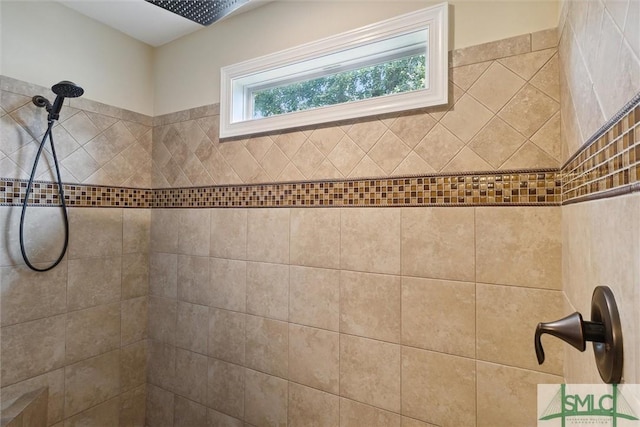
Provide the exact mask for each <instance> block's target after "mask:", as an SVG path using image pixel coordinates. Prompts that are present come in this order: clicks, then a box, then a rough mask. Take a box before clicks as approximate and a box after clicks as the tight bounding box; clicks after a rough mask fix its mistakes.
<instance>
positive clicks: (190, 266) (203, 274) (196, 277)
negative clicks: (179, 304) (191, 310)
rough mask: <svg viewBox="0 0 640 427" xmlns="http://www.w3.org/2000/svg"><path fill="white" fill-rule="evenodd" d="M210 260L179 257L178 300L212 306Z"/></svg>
mask: <svg viewBox="0 0 640 427" xmlns="http://www.w3.org/2000/svg"><path fill="white" fill-rule="evenodd" d="M209 264H210V261H209V258H208V257H201V256H188V255H178V299H180V300H182V301H188V302H191V303H194V304H200V305H209V304H211V288H210V282H211V280H210V278H209Z"/></svg>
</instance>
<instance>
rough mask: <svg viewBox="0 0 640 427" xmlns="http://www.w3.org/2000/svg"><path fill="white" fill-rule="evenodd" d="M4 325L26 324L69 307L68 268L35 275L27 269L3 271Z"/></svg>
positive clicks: (0, 274) (2, 299)
mask: <svg viewBox="0 0 640 427" xmlns="http://www.w3.org/2000/svg"><path fill="white" fill-rule="evenodd" d="M0 278H1V279H2V298H1V300H0V304H1V307H0V308H1V310H0V313H1V315H2V325H3V326H6V325H11V324H14V323H20V322H26V321H28V320H34V319H38V318H41V317H48V316H53V315H56V314H61V313H63V312H64V311H65V310H66V307H67V269H66V268H64V266H60V267H58V268H54V269H53V270H50V271H48V272H46V273H39V272H32V271H30V270H27V269H26V268H25V267H24V266H16V267H3V268H0Z"/></svg>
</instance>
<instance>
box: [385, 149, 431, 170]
mask: <svg viewBox="0 0 640 427" xmlns="http://www.w3.org/2000/svg"><path fill="white" fill-rule="evenodd" d="M434 172H436V170H435V169H433V168H432V167H431V166H430V165H429V164H428V163H427V162H425V161H424V159H423V158H422V157H420V156H419V155H418V154H416V152H415V151H412V152H411V153H409V155H407V157H405V158H404V160H403V161H402V163H400V164H399V165H398V167H397V168H396V169H395V170H394V171H393V173H392V175H394V176H403V175H404V176H406V175H424V174H428V173H434Z"/></svg>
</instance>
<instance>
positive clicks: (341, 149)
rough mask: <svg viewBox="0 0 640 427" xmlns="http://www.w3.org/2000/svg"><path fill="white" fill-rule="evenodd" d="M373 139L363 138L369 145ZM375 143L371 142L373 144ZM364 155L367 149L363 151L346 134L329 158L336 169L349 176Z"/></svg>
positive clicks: (363, 142)
mask: <svg viewBox="0 0 640 427" xmlns="http://www.w3.org/2000/svg"><path fill="white" fill-rule="evenodd" d="M354 126H356V125H354ZM380 126H382V127H383V128H384V125H382V124H380ZM352 129H353V128H352ZM350 132H351V131H350ZM378 138H379V137H378ZM376 140H377V139H376ZM371 141H372V140H371V139H363V140H362V144H366V145H368V144H369V143H370V142H371ZM373 143H375V141H374V142H373ZM373 143H371V146H372V145H373ZM369 148H370V147H368V148H366V149H367V150H368V149H369ZM364 155H365V151H363V150H362V149H361V148H360V146H358V144H356V143H355V142H354V141H353V140H352V139H351V138H350V137H349V135H345V136H344V137H343V138H342V139H341V140H340V142H339V143H338V145H336V146H335V148H334V149H333V150H332V151H331V153H329V154H328V155H327V159H329V160H330V161H331V163H333V165H334V166H335V167H336V169H338V171H340V173H341V174H342V175H343V176H347V175H349V173H350V172H351V171H352V170H353V168H354V167H355V166H356V165H357V164H358V162H360V160H361V159H362V158H363V157H364Z"/></svg>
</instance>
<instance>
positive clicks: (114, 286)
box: [67, 257, 121, 310]
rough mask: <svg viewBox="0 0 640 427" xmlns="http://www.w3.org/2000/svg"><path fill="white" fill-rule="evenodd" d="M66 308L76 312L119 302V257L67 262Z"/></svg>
mask: <svg viewBox="0 0 640 427" xmlns="http://www.w3.org/2000/svg"><path fill="white" fill-rule="evenodd" d="M68 268H69V272H68V274H69V283H68V285H67V308H68V309H69V310H77V309H80V308H86V307H91V306H95V305H99V304H105V303H108V302H113V301H118V300H120V295H121V257H115V258H96V259H92V260H91V262H87V261H86V260H81V259H75V260H70V261H69V266H68Z"/></svg>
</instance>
